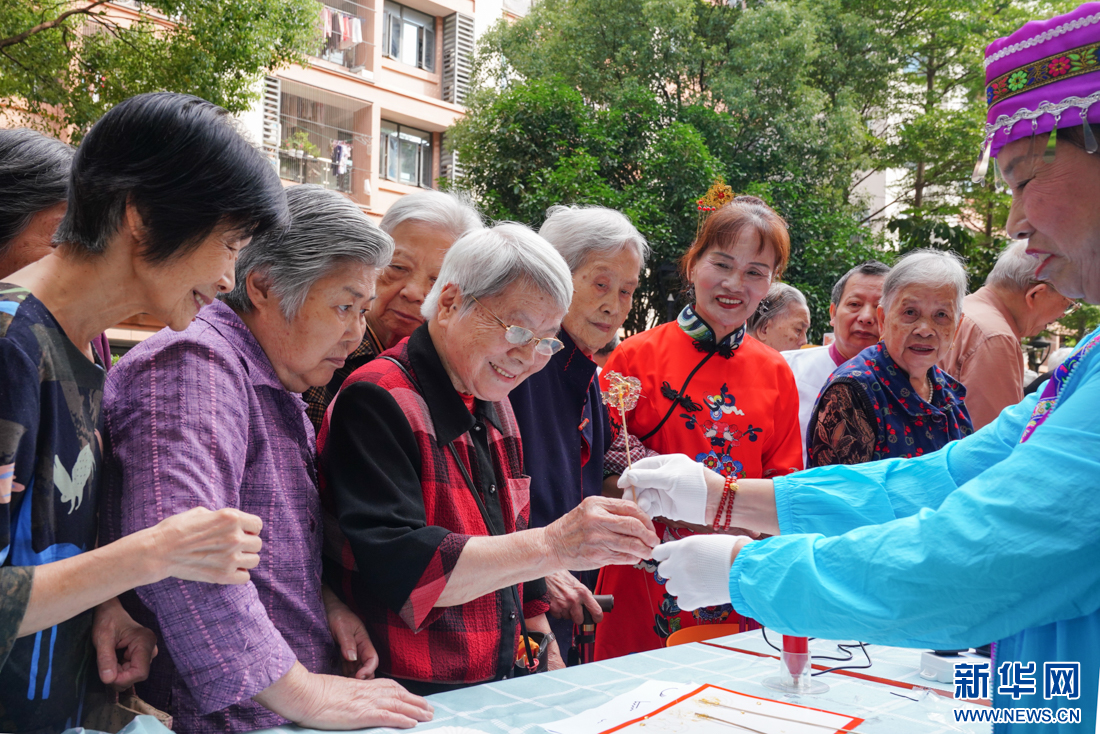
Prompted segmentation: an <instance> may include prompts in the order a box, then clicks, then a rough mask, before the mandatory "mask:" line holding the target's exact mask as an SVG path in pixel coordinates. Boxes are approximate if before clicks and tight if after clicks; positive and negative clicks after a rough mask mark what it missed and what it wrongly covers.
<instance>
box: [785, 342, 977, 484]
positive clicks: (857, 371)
mask: <svg viewBox="0 0 1100 734" xmlns="http://www.w3.org/2000/svg"><path fill="white" fill-rule="evenodd" d="M928 377H929V379H930V380H931V382H932V401H931V402H928V401H927V400H925V399H924V398H923V397H921V396H920V395H918V394H917V393H916V392H915V391H914V390H913V389H912V385H911V384H910V382H909V374H908V373H907V372H906V371H905V370H903V369H902V368H901V366H900V365H898V363H897V362H896V361H894V358H893V357H891V356H890V353H889V352H888V351H887V350H886V346H885V345H884V344H883V343H882V342H879V343H878V344H874V345H872V346H870V347H867V348H866V349H864V350H863V351H862V352H860V353H859V354H857V355H856V356H855V357H852V358H851V359H850V360H848V361H847V362H845V363H844V364H842V365H840V366H839V367H837V368H836V371H835V372H833V374H832V377H830V378H829V381H828V382H827V383H826V384H825V387H824V388H823V389H822V391H821V395H819V396H818V399H817V406H816V407H815V408H814V414H813V415H812V416H811V417H810V423H809V425H808V426H807V430H806V436H807V446H808V449H809V453H810V464H811V465H813V466H819V465H822V464H846V463H861V462H863V461H878V460H880V459H890V458H897V457H903V458H909V457H913V456H921V455H923V454H930V453H932V452H934V451H938V450H939V449H942V448H943V447H944V446H946V445H947V444H948V443H950V442H951V441H956V440H958V439H960V438H963V437H965V436H969V435H970V434H971V433H973V432H974V427H973V425H972V424H971V422H970V414H969V413H968V412H967V410H966V406H965V405H964V404H963V399H964V398H965V397H966V388H965V387H963V386H962V385H961V384H960V383H959V382H958V381H956V380H955V379H954V378H953V377H951V375H949V374H947V373H946V372H944V371H943V370H941V369H940V368H939V367H937V366H935V365H933V366H932V368H931V369H930V370H929V373H928ZM859 417H862V418H863V421H858V420H857V419H858V418H859ZM860 422H862V423H863V425H865V426H866V427H867V429H869V430H866V431H861V430H860V429H859V427H858V423H860ZM819 424H822V425H823V427H824V430H823V431H822V430H819V429H818V425H819ZM841 424H843V426H842V425H841ZM845 429H846V430H847V431H848V432H850V434H851V438H852V439H854V442H855V443H863V444H864V446H863V447H862V448H861V447H858V446H845V441H846V439H845V438H844V436H843V434H844V433H845ZM823 433H824V434H827V438H828V440H824V439H823V438H822V434H823ZM849 443H850V441H849ZM872 443H873V450H872V449H871V444H872ZM819 453H820V454H821V456H819V455H818V454H819ZM834 454H835V456H834ZM857 454H862V456H860V457H859V458H858V459H856V460H850V459H851V457H853V456H855V455H857ZM868 454H869V455H868ZM825 455H830V456H831V459H830V460H822V459H823V458H824V456H825ZM845 456H848V457H849V460H846V459H845V458H844V457H845Z"/></svg>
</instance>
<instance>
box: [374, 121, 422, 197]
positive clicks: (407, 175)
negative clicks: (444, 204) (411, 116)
mask: <svg viewBox="0 0 1100 734" xmlns="http://www.w3.org/2000/svg"><path fill="white" fill-rule="evenodd" d="M381 142H382V146H381V150H382V155H381V159H382V161H381V162H382V165H381V169H380V170H379V173H380V174H381V175H382V177H383V178H388V179H389V180H391V181H398V182H400V183H403V184H408V185H410V186H423V187H424V188H431V186H432V134H431V133H429V132H425V131H424V130H417V129H416V128H412V127H406V126H405V125H398V124H395V123H392V122H386V121H385V120H383V121H382V140H381Z"/></svg>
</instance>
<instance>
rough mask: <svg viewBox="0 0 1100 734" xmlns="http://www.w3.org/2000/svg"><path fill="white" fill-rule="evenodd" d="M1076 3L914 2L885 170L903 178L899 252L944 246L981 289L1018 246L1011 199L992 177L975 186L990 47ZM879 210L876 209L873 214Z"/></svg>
mask: <svg viewBox="0 0 1100 734" xmlns="http://www.w3.org/2000/svg"><path fill="white" fill-rule="evenodd" d="M1076 5H1077V3H1076V2H1067V1H1066V0H1051V1H1048V0H1040V1H1038V2H1029V3H1011V2H1006V1H1005V0H910V2H909V3H907V8H908V9H909V10H910V11H912V20H911V22H907V23H905V24H904V25H903V26H902V27H900V28H899V32H898V34H897V35H896V37H895V41H894V52H895V53H896V54H897V55H898V57H899V60H900V61H901V66H900V68H899V70H898V72H897V73H896V74H895V75H894V77H893V81H892V84H891V90H890V92H889V95H888V98H889V107H888V109H889V110H890V114H889V116H888V118H887V119H888V120H889V122H890V124H889V125H888V126H886V127H884V129H883V131H882V136H881V137H882V146H881V148H880V155H879V156H878V158H877V160H876V163H875V168H876V169H878V170H882V169H884V168H892V169H895V170H900V171H902V172H903V174H904V175H903V177H902V180H901V182H900V185H899V186H898V189H899V191H898V192H897V193H898V196H897V198H896V199H895V200H894V201H892V202H891V203H896V204H900V205H901V213H900V215H899V216H897V217H895V218H893V219H892V220H891V221H890V222H889V223H888V225H887V227H888V229H889V230H890V231H892V232H894V233H895V234H896V235H897V237H898V244H899V246H900V247H899V249H900V251H901V252H906V251H908V250H911V249H915V248H917V247H937V248H940V249H950V250H954V251H955V252H958V253H959V254H960V255H962V256H963V257H964V258H966V259H967V261H968V270H969V271H970V276H971V281H972V283H975V284H980V283H981V282H982V281H983V280H984V279H985V276H986V275H987V274H988V273H989V270H990V269H991V268H992V267H993V263H994V261H995V260H996V256H997V254H998V253H999V252H1000V251H1001V250H1002V249H1003V248H1004V246H1005V245H1006V244H1007V242H1008V240H1007V237H1006V235H1005V233H1004V225H1005V222H1006V219H1007V216H1008V205H1009V196H1008V194H1007V193H1004V192H1001V191H998V190H997V189H996V188H995V186H994V185H993V181H992V180H991V179H992V177H990V179H989V180H987V181H986V182H985V183H983V184H974V183H973V182H972V181H971V173H972V171H973V169H974V164H975V163H976V161H977V159H978V156H979V154H980V152H981V149H982V143H983V135H984V133H983V130H984V122H985V116H986V92H985V71H984V68H983V64H982V59H983V58H984V54H983V51H984V49H985V46H986V45H988V44H989V43H990V42H991V41H992V40H993V39H995V38H997V37H1000V36H1005V35H1008V34H1009V33H1011V32H1012V31H1014V30H1016V29H1017V28H1019V27H1020V26H1021V25H1023V23H1025V22H1026V21H1028V20H1031V19H1033V18H1041V17H1048V16H1052V15H1055V14H1057V13H1064V12H1067V11H1068V10H1071V9H1072V8H1073V7H1076ZM874 214H876V213H872V216H873V215H874Z"/></svg>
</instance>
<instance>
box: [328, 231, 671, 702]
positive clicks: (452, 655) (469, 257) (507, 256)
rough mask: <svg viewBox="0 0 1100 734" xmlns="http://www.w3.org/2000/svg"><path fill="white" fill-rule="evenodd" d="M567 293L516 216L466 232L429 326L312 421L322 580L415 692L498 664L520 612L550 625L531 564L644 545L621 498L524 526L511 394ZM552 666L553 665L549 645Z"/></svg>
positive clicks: (539, 572) (586, 564)
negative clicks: (322, 515) (322, 534)
mask: <svg viewBox="0 0 1100 734" xmlns="http://www.w3.org/2000/svg"><path fill="white" fill-rule="evenodd" d="M572 290H573V288H572V276H571V274H570V272H569V268H568V266H567V265H566V264H565V261H564V260H563V259H562V258H561V256H560V255H559V254H558V253H557V251H556V250H555V249H554V248H553V247H551V246H550V244H549V243H547V242H546V241H545V240H543V239H542V238H541V237H539V236H538V235H536V234H535V233H533V232H531V231H530V230H529V229H527V228H526V227H523V226H522V225H517V224H503V225H498V226H496V227H493V228H491V229H483V230H477V231H475V232H472V233H469V234H467V235H465V236H464V237H462V238H461V239H459V240H458V242H456V243H455V244H454V245H453V246H452V248H451V249H450V250H449V251H448V253H447V256H446V258H445V259H444V261H443V267H442V269H441V271H440V274H439V279H438V281H437V282H436V284H435V286H434V287H433V289H432V291H431V293H430V294H429V295H428V298H427V300H426V301H425V304H424V308H423V314H424V317H425V318H426V319H427V323H425V324H424V325H423V326H421V327H420V328H418V329H417V330H416V331H415V332H414V333H413V334H412V336H411V337H409V338H408V339H407V340H404V341H402V342H401V343H400V344H398V345H397V346H396V347H394V348H393V349H390V350H388V351H387V352H385V353H384V354H383V355H382V357H383V358H380V359H377V360H374V361H373V362H371V363H370V364H367V365H365V366H363V367H362V368H360V369H359V370H357V371H356V372H354V373H353V374H352V375H351V376H350V377H349V378H348V380H347V382H345V383H344V385H343V387H342V389H341V391H340V393H339V394H338V395H337V398H336V400H335V401H334V402H333V405H332V407H331V408H330V410H329V413H328V415H327V416H326V418H325V422H324V424H323V425H322V427H321V433H320V436H319V439H318V455H319V456H321V466H322V475H323V476H322V487H323V489H322V493H323V499H324V502H325V504H326V508H327V510H328V512H329V513H330V517H328V518H327V526H326V538H327V542H326V559H325V574H326V577H327V581H328V583H329V585H330V587H331V588H332V589H334V590H335V591H336V593H337V594H338V595H340V596H341V597H342V598H343V599H344V600H345V601H346V602H347V603H348V604H349V605H350V606H351V607H352V608H353V609H355V610H356V611H357V613H358V614H359V615H360V616H361V617H362V618H363V621H364V622H365V623H366V626H367V628H368V631H369V632H370V635H371V638H372V639H373V640H374V643H375V645H376V647H377V651H378V657H379V665H378V673H379V674H380V675H384V676H387V677H392V678H395V679H397V680H399V681H401V682H402V683H403V684H404V685H405V686H406V687H408V688H409V690H411V691H413V692H416V693H420V694H422V695H426V694H430V693H436V692H440V691H444V690H450V689H453V688H457V687H461V686H467V685H471V684H475V683H482V682H485V681H491V680H499V679H501V678H504V677H507V676H509V675H510V673H511V671H512V669H513V664H514V661H515V660H516V657H517V647H518V646H519V645H520V637H519V635H520V621H521V618H520V616H519V615H520V614H522V615H523V617H522V619H523V621H525V623H526V626H527V628H528V630H530V631H539V632H544V633H548V632H549V631H550V627H549V624H548V623H547V620H546V610H547V609H548V607H549V605H548V603H547V599H546V593H545V584H544V582H543V580H542V578H543V576H545V575H546V574H547V573H551V572H554V571H563V570H572V571H579V570H587V569H594V568H599V567H601V566H604V565H608V564H631V565H632V564H634V563H636V562H638V561H639V560H644V559H646V558H649V556H650V552H651V550H652V548H653V547H654V546H656V545H657V536H656V535H655V534H654V532H653V526H652V524H651V523H650V522H649V520H648V519H647V517H646V516H645V515H644V513H642V512H640V511H639V510H638V509H637V507H636V506H635V505H634V504H633V503H629V502H625V501H621V500H612V499H608V498H603V497H591V498H589V499H587V500H585V502H584V503H582V504H581V505H580V506H579V507H578V508H577V509H575V510H574V511H573V512H570V513H569V514H567V515H566V516H564V517H563V518H561V519H560V520H558V521H557V522H555V523H553V524H551V525H549V526H547V527H545V528H535V529H528V517H529V512H530V478H529V477H527V476H525V475H524V472H523V450H522V447H521V444H520V436H519V430H518V428H517V426H516V421H515V417H514V416H513V414H512V408H511V405H510V404H509V402H508V393H509V392H511V391H512V389H514V388H515V387H516V386H517V385H519V384H520V383H521V382H523V380H524V379H526V378H527V377H529V376H530V375H532V374H534V373H535V372H537V371H538V370H540V369H542V368H543V367H544V366H545V365H546V363H547V362H548V361H549V359H550V356H551V355H553V354H554V352H555V351H556V350H558V349H561V346H562V345H561V342H560V341H558V340H557V339H556V338H555V336H556V334H557V333H558V330H559V329H560V327H561V321H562V318H563V317H564V315H565V313H566V311H567V309H568V307H569V302H570V299H571V298H572ZM513 586H517V588H518V592H519V593H518V596H517V595H515V594H514V592H513V591H512V587H513ZM517 600H518V601H519V605H518V606H520V607H522V608H517ZM549 661H550V667H551V668H554V667H561V666H562V662H561V659H560V656H559V655H558V651H557V646H556V645H555V644H554V643H552V642H551V643H550V647H549Z"/></svg>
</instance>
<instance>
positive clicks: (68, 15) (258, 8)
mask: <svg viewBox="0 0 1100 734" xmlns="http://www.w3.org/2000/svg"><path fill="white" fill-rule="evenodd" d="M103 6H104V1H103V0H92V1H88V0H81V1H80V2H75V3H74V2H72V1H71V0H30V2H28V0H0V99H4V100H6V101H7V102H6V106H8V107H9V108H11V109H14V110H18V111H22V112H25V113H28V114H26V115H24V116H25V117H26V118H27V119H26V120H24V122H26V123H29V124H36V125H37V126H39V127H48V128H52V129H53V130H54V131H60V130H63V129H70V130H71V131H72V132H73V133H74V135H75V137H76V138H78V139H79V137H80V135H81V134H82V133H83V132H84V131H86V130H87V128H88V127H90V126H91V124H92V123H93V122H95V120H97V119H98V118H99V117H100V115H102V114H103V113H104V112H105V111H106V110H107V109H109V108H110V107H111V106H112V105H114V104H117V103H118V102H121V101H122V100H124V99H126V98H127V97H131V96H133V95H135V94H140V93H143V92H150V91H159V90H170V91H174V92H185V93H190V94H194V95H196V96H199V97H202V98H204V99H207V100H210V101H211V102H214V103H216V104H219V105H221V106H223V107H225V108H226V109H228V110H230V111H232V112H240V111H243V110H245V109H248V107H249V106H250V104H251V103H252V102H253V101H254V99H255V95H256V82H257V81H258V79H259V78H260V76H262V75H263V74H264V73H265V72H268V71H270V70H271V69H274V68H277V67H280V66H283V65H286V64H289V63H291V62H296V61H304V58H305V57H304V54H306V53H309V52H310V51H312V50H315V49H316V48H317V47H318V45H319V43H320V20H319V14H320V6H319V5H318V4H317V3H316V2H315V0H234V2H219V1H218V0H149V1H145V2H142V3H141V5H140V7H141V11H140V13H138V17H137V18H136V19H133V20H131V19H130V18H129V14H128V13H127V12H125V11H117V10H116V11H113V12H108V11H107V10H106V9H105V8H104V7H103Z"/></svg>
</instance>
